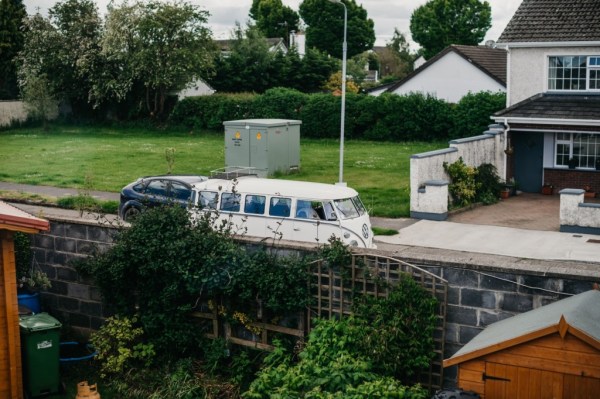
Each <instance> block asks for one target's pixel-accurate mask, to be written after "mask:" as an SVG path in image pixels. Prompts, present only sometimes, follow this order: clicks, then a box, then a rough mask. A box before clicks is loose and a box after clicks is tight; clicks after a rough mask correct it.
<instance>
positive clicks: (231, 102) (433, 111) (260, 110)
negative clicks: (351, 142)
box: [170, 88, 505, 141]
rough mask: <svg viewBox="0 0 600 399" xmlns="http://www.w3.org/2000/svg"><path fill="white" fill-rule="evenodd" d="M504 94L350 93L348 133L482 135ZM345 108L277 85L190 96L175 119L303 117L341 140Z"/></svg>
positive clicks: (373, 136)
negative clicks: (448, 97) (457, 98)
mask: <svg viewBox="0 0 600 399" xmlns="http://www.w3.org/2000/svg"><path fill="white" fill-rule="evenodd" d="M504 98H505V97H504V95H503V94H498V93H489V92H483V93H475V94H468V95H467V96H465V98H463V100H461V102H459V104H457V105H454V104H449V103H447V102H445V101H444V100H440V99H437V98H435V97H433V96H430V95H423V94H419V93H413V94H408V95H402V96H400V95H396V94H390V93H386V94H382V95H381V96H378V97H374V96H368V95H361V94H352V93H348V94H347V96H346V113H345V126H344V127H345V129H344V130H345V136H346V137H348V138H351V139H368V140H377V141H411V140H417V141H430V140H439V139H446V138H448V137H459V136H460V137H467V136H472V135H478V134H481V133H483V131H485V130H486V128H487V125H488V124H489V122H490V119H489V118H490V116H491V115H492V114H493V113H494V112H496V111H499V110H501V109H503V108H504ZM340 111H341V97H340V96H334V95H332V94H329V93H327V94H304V93H301V92H299V91H296V90H293V89H286V88H274V89H270V90H267V91H266V92H265V93H264V94H261V95H254V94H216V95H212V96H202V97H189V98H186V99H184V100H181V101H180V102H179V103H177V104H176V106H175V108H174V110H173V112H172V113H171V116H170V122H171V123H172V124H175V125H182V126H186V127H187V128H192V129H215V130H219V131H220V130H222V129H223V125H222V124H223V122H224V121H227V120H235V119H246V118H283V119H300V120H302V128H301V131H302V136H303V137H314V138H333V139H337V138H338V137H339V134H340V117H341V112H340Z"/></svg>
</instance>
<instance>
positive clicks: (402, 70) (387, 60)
mask: <svg viewBox="0 0 600 399" xmlns="http://www.w3.org/2000/svg"><path fill="white" fill-rule="evenodd" d="M378 57H379V65H380V74H381V77H382V78H384V77H392V78H394V79H402V78H403V77H405V76H406V75H408V74H409V73H410V71H412V69H413V62H414V55H413V54H411V52H410V45H409V43H408V41H407V40H406V37H404V34H402V33H401V32H400V31H398V29H397V28H394V36H393V37H392V39H391V40H390V41H389V42H387V43H386V46H385V49H384V50H383V51H381V52H380V53H378Z"/></svg>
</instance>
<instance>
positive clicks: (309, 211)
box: [296, 200, 325, 219]
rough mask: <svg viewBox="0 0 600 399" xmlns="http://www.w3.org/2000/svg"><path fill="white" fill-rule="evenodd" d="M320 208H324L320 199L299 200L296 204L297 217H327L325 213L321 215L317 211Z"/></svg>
mask: <svg viewBox="0 0 600 399" xmlns="http://www.w3.org/2000/svg"><path fill="white" fill-rule="evenodd" d="M318 209H321V210H323V205H322V204H321V202H320V201H311V200H298V202H297V204H296V217H297V218H298V219H325V215H323V217H321V216H320V215H319V213H318V212H317V210H318Z"/></svg>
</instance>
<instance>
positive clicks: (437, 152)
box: [410, 147, 458, 159]
mask: <svg viewBox="0 0 600 399" xmlns="http://www.w3.org/2000/svg"><path fill="white" fill-rule="evenodd" d="M452 152H458V149H456V148H453V147H451V148H443V149H441V150H434V151H428V152H422V153H420V154H413V155H411V156H410V157H411V158H413V159H423V158H430V157H435V156H438V155H443V154H450V153H452Z"/></svg>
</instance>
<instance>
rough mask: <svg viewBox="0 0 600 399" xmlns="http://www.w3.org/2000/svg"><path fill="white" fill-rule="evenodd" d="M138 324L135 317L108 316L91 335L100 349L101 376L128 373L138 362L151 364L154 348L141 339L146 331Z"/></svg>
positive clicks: (146, 364) (92, 341) (145, 364)
mask: <svg viewBox="0 0 600 399" xmlns="http://www.w3.org/2000/svg"><path fill="white" fill-rule="evenodd" d="M136 324H137V318H136V317H132V318H128V317H109V318H108V319H106V323H105V324H104V325H103V326H102V327H100V329H99V330H98V331H95V332H93V333H92V335H91V336H90V342H91V343H92V345H94V348H95V349H96V351H97V352H98V355H97V357H96V359H98V361H99V363H100V374H101V376H102V377H106V376H109V375H118V374H121V373H124V372H127V371H129V370H131V369H132V368H134V367H135V366H136V365H142V366H148V365H150V363H151V361H152V358H153V357H154V347H153V345H152V344H146V343H143V342H142V337H143V334H144V330H143V329H142V328H141V327H139V326H136Z"/></svg>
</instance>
